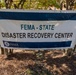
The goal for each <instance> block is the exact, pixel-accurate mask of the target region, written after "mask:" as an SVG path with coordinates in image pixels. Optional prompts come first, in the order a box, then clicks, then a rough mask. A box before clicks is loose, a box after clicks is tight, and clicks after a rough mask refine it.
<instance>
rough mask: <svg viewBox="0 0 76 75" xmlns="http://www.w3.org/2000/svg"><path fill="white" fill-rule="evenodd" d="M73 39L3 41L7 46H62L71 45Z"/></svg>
mask: <svg viewBox="0 0 76 75" xmlns="http://www.w3.org/2000/svg"><path fill="white" fill-rule="evenodd" d="M71 42H72V41H61V42H12V41H3V44H4V46H5V47H14V48H60V47H70V46H71Z"/></svg>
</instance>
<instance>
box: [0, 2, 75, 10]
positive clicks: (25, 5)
mask: <svg viewBox="0 0 76 75" xmlns="http://www.w3.org/2000/svg"><path fill="white" fill-rule="evenodd" d="M0 8H2V9H3V8H6V9H43V10H44V9H46V10H47V9H49V10H74V9H76V0H0Z"/></svg>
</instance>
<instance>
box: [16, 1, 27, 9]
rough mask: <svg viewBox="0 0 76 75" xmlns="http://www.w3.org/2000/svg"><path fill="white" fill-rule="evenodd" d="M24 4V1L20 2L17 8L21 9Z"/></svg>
mask: <svg viewBox="0 0 76 75" xmlns="http://www.w3.org/2000/svg"><path fill="white" fill-rule="evenodd" d="M25 2H26V0H20V2H19V3H18V8H20V9H23V5H24V3H25Z"/></svg>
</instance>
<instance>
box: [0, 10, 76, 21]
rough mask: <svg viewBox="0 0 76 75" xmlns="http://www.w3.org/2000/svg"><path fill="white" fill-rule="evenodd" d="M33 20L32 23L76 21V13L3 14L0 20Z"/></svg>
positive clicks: (0, 14)
mask: <svg viewBox="0 0 76 75" xmlns="http://www.w3.org/2000/svg"><path fill="white" fill-rule="evenodd" d="M1 19H9V20H27V21H28V20H31V21H49V20H50V21H52V20H57V21H60V20H76V13H46V12H44V13H43V12H2V11H0V20H1Z"/></svg>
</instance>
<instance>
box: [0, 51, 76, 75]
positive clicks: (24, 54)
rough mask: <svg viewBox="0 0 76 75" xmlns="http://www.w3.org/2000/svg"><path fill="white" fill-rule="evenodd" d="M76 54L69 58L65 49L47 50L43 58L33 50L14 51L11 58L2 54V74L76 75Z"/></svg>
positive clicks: (0, 72) (0, 59)
mask: <svg viewBox="0 0 76 75" xmlns="http://www.w3.org/2000/svg"><path fill="white" fill-rule="evenodd" d="M75 74H76V54H74V56H73V57H70V58H68V57H67V56H65V55H64V54H63V51H60V50H55V51H50V52H46V54H45V56H44V58H43V60H38V59H36V56H35V54H34V53H33V51H19V52H14V54H12V55H10V56H9V58H8V59H7V58H6V55H0V75H75Z"/></svg>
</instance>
